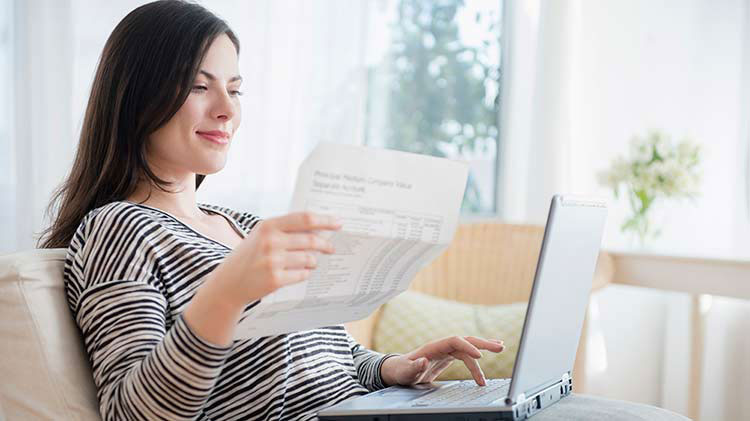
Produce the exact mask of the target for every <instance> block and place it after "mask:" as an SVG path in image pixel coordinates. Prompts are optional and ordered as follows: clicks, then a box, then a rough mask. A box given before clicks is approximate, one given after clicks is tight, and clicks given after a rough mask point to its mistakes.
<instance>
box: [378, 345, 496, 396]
mask: <svg viewBox="0 0 750 421" xmlns="http://www.w3.org/2000/svg"><path fill="white" fill-rule="evenodd" d="M504 348H505V347H504V346H503V341H497V340H489V339H482V338H477V337H474V336H453V337H449V338H445V339H440V340H437V341H435V342H430V343H428V344H426V345H422V346H421V347H419V348H417V349H415V350H414V351H412V352H410V353H408V354H404V355H399V356H395V357H391V358H388V359H386V360H385V361H384V362H383V365H382V366H381V368H380V375H381V377H382V378H383V382H385V384H387V385H388V386H393V385H397V384H398V385H403V386H410V385H414V384H417V383H429V382H431V381H433V380H435V379H436V378H437V376H439V375H440V373H442V372H443V370H445V369H446V368H448V366H449V365H450V364H451V363H452V362H453V360H456V359H458V360H461V361H463V362H464V364H465V365H466V367H467V368H468V369H469V371H470V372H471V375H472V377H473V378H474V381H476V382H477V384H478V385H480V386H484V385H485V384H486V382H485V378H484V373H483V372H482V369H481V368H480V367H479V363H478V362H477V360H478V359H479V358H481V357H482V354H481V353H480V352H479V350H481V349H485V350H488V351H492V352H502V350H503V349H504Z"/></svg>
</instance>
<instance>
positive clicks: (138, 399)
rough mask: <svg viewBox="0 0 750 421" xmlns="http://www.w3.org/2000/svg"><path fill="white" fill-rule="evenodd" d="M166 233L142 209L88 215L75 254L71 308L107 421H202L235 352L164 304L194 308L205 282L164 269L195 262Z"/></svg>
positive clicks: (69, 263)
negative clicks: (178, 279)
mask: <svg viewBox="0 0 750 421" xmlns="http://www.w3.org/2000/svg"><path fill="white" fill-rule="evenodd" d="M160 228H161V227H160V226H159V225H158V224H156V223H154V222H153V218H151V217H149V215H148V214H146V213H145V212H144V211H142V210H141V209H138V208H134V207H132V206H129V205H127V204H119V205H113V206H111V207H107V208H106V209H104V210H102V211H101V212H96V213H93V214H91V215H90V216H88V217H87V218H86V219H85V220H84V221H83V223H82V224H81V226H80V227H79V229H78V230H77V232H76V234H75V235H74V236H73V238H72V240H71V243H70V246H69V248H68V252H69V253H68V258H67V259H66V265H65V274H64V277H65V281H66V282H65V286H66V291H67V294H68V303H69V305H70V308H71V310H72V312H73V316H74V318H75V320H76V323H77V324H78V327H79V329H80V330H81V333H82V336H83V340H84V344H85V347H86V351H87V352H88V355H89V360H90V361H91V366H92V370H93V377H94V383H95V385H96V387H97V394H98V397H99V409H100V412H101V415H102V418H103V419H104V420H123V419H128V420H131V419H133V420H136V419H137V420H140V419H143V420H146V419H148V420H152V419H168V420H193V419H197V418H198V417H199V416H200V414H201V412H202V411H203V409H204V406H205V403H206V401H207V399H208V398H209V396H210V394H211V392H212V390H213V387H214V384H215V383H216V380H217V378H218V376H219V374H220V372H221V368H222V366H223V364H224V361H225V359H226V358H227V356H228V355H229V352H230V348H221V347H216V346H213V345H211V344H209V343H207V342H205V341H203V340H201V339H200V338H199V337H198V336H196V335H195V334H194V333H193V332H192V331H191V330H190V328H189V326H188V325H187V324H186V323H185V321H184V320H183V318H182V316H181V315H180V313H179V311H174V308H173V307H172V303H170V302H169V300H168V299H167V298H166V296H165V294H167V293H171V294H173V295H175V296H178V297H182V300H183V301H185V302H187V301H189V299H190V298H191V297H192V293H193V291H194V288H195V287H196V286H197V285H198V284H193V285H192V286H188V285H184V286H183V285H178V284H176V283H174V282H173V281H172V279H173V278H171V277H170V274H168V273H165V272H163V271H162V270H161V269H160V268H161V267H166V266H165V265H170V266H169V267H173V268H175V269H178V268H184V267H185V266H186V265H189V264H190V263H189V260H185V259H186V258H185V256H187V255H188V254H187V253H186V252H184V251H181V250H182V249H180V248H178V247H176V246H175V245H176V243H175V241H174V240H173V239H172V238H171V237H170V236H168V235H165V231H164V229H160ZM213 266H214V265H210V266H209V265H206V266H203V267H202V268H201V270H200V271H199V272H196V271H194V272H193V276H195V277H196V279H198V278H200V277H202V276H204V275H205V274H206V273H208V272H210V269H211V268H212V267H213ZM188 267H189V266H188ZM170 322H171V325H170Z"/></svg>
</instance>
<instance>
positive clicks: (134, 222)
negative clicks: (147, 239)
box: [78, 201, 153, 234]
mask: <svg viewBox="0 0 750 421" xmlns="http://www.w3.org/2000/svg"><path fill="white" fill-rule="evenodd" d="M148 216H149V214H148V209H146V208H144V207H141V206H138V205H136V204H135V203H131V202H125V201H116V202H110V203H107V204H105V205H102V206H99V207H98V208H95V209H92V210H90V211H89V212H88V213H87V214H86V216H84V217H83V220H82V221H81V223H80V225H79V226H78V231H79V232H81V231H83V232H86V233H87V234H90V233H91V232H92V230H97V231H98V230H100V229H102V228H107V231H108V232H110V233H113V234H116V233H117V232H118V231H121V230H128V229H132V228H133V227H134V226H138V225H140V226H141V227H142V228H146V227H147V226H148V225H150V223H153V221H152V218H148Z"/></svg>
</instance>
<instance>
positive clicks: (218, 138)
mask: <svg viewBox="0 0 750 421" xmlns="http://www.w3.org/2000/svg"><path fill="white" fill-rule="evenodd" d="M196 133H198V136H200V137H202V138H204V139H206V140H210V141H211V142H214V143H218V144H220V145H226V144H228V143H229V136H227V135H226V134H224V133H219V132H215V131H211V132H196Z"/></svg>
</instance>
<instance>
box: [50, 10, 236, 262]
mask: <svg viewBox="0 0 750 421" xmlns="http://www.w3.org/2000/svg"><path fill="white" fill-rule="evenodd" d="M221 34H226V35H227V36H228V37H229V39H230V40H231V41H232V43H233V44H234V46H235V48H236V50H237V54H239V51H240V44H239V40H238V39H237V37H236V36H235V34H234V33H233V32H232V30H231V29H230V28H229V26H228V25H227V23H226V22H224V21H223V20H221V19H220V18H218V17H217V16H216V15H214V14H213V13H211V12H210V11H208V10H206V9H205V8H204V7H202V6H200V5H198V4H195V3H189V2H186V1H180V0H161V1H156V2H153V3H149V4H146V5H143V6H141V7H138V8H137V9H135V10H133V11H132V12H130V13H129V14H128V15H127V16H125V18H123V20H122V21H121V22H120V23H119V24H118V25H117V26H116V27H115V29H114V30H113V31H112V34H111V35H110V36H109V39H107V43H106V44H105V45H104V50H103V51H102V55H101V58H100V59H99V65H98V68H97V70H96V76H95V77H94V82H93V84H92V86H91V95H90V97H89V102H88V105H87V107H86V114H85V116H84V119H83V126H82V128H81V137H80V140H79V143H78V151H77V152H76V157H75V160H74V162H73V167H72V169H71V170H70V173H69V175H68V177H67V179H66V180H65V181H64V182H63V183H62V184H61V185H60V187H58V189H57V190H56V191H55V193H54V195H53V196H52V200H51V201H50V204H49V207H48V208H47V215H48V217H49V218H50V220H51V221H52V223H51V225H50V226H49V227H48V228H47V229H45V230H44V231H42V233H41V236H40V240H39V242H40V244H41V247H42V248H55V247H63V248H64V247H68V244H69V243H70V240H71V238H72V237H73V234H75V231H76V229H77V228H78V225H79V224H80V223H81V221H82V220H83V217H84V216H86V214H87V213H88V212H89V211H91V210H92V209H95V208H98V207H100V206H103V205H106V204H107V203H110V202H114V201H117V200H123V199H125V198H127V197H128V196H130V195H131V194H132V193H133V192H134V191H135V189H136V187H137V186H138V183H139V182H140V181H141V180H147V181H148V182H150V183H152V185H153V186H156V187H158V188H159V189H161V190H164V191H168V190H167V189H168V188H169V186H170V185H171V183H169V182H168V181H166V180H162V179H160V178H159V177H157V176H156V175H155V174H154V173H153V172H152V171H151V169H150V168H149V166H148V164H147V162H146V141H147V139H148V136H149V135H150V134H151V133H153V132H154V131H156V130H157V129H159V128H160V127H162V126H163V125H164V124H166V123H167V122H168V121H169V120H170V119H171V118H172V116H174V115H175V113H177V111H178V110H179V109H180V107H181V106H182V104H183V103H184V102H185V100H186V99H187V96H188V95H189V94H190V91H191V88H192V84H193V81H194V79H195V77H196V76H197V74H198V71H199V66H200V63H201V61H202V60H203V57H204V55H205V54H206V52H207V50H208V48H209V47H210V45H211V42H212V41H213V40H214V39H215V38H216V37H217V36H219V35H221ZM204 178H205V176H204V175H197V176H196V188H198V186H200V184H201V182H202V181H203V179H204Z"/></svg>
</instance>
